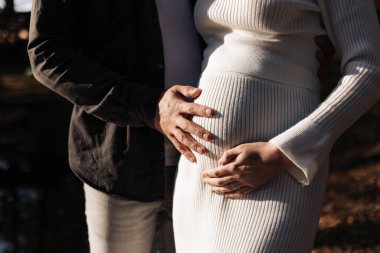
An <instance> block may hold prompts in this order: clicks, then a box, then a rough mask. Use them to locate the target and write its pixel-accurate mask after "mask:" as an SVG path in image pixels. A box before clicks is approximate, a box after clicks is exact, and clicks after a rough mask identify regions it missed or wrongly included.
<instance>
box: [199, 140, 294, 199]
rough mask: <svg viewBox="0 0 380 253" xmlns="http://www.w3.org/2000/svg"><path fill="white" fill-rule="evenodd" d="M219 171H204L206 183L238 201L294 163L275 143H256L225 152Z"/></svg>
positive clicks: (213, 189)
mask: <svg viewBox="0 0 380 253" xmlns="http://www.w3.org/2000/svg"><path fill="white" fill-rule="evenodd" d="M218 164H219V165H220V166H219V167H218V168H216V169H212V170H208V171H205V172H203V174H202V177H203V179H202V180H203V182H205V183H207V184H209V185H210V186H212V191H213V192H215V193H218V194H223V195H224V196H225V197H227V198H239V197H242V196H244V195H246V194H249V193H251V192H253V191H254V190H256V189H257V188H259V187H261V186H263V185H265V184H266V183H268V182H269V181H271V180H272V179H273V178H274V177H275V176H277V175H278V174H279V173H280V172H281V171H283V170H285V169H287V168H289V167H290V166H292V165H293V163H292V162H291V161H290V160H289V159H288V158H287V157H286V156H285V155H284V154H283V153H282V152H281V151H280V150H279V149H278V148H277V147H276V146H274V145H273V144H272V143H270V142H255V143H247V144H242V145H240V146H237V147H235V148H233V149H230V150H228V151H226V152H225V153H224V154H223V156H222V158H221V159H220V160H219V162H218Z"/></svg>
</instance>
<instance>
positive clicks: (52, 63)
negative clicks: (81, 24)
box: [28, 0, 213, 161]
mask: <svg viewBox="0 0 380 253" xmlns="http://www.w3.org/2000/svg"><path fill="white" fill-rule="evenodd" d="M75 25H76V24H75V18H74V17H73V16H72V15H71V14H70V13H69V12H68V11H66V6H65V4H64V3H63V1H62V0H35V1H34V2H33V9H32V15H31V23H30V41H29V45H28V52H29V57H30V61H31V66H32V69H33V73H34V75H35V77H36V79H37V80H39V81H40V82H41V83H42V84H44V85H45V86H47V87H48V88H50V89H52V90H53V91H55V92H56V93H58V94H60V95H61V96H63V97H65V98H67V99H68V100H69V101H71V102H72V103H74V104H75V105H77V106H79V107H80V108H82V109H83V110H84V111H86V112H87V113H89V114H92V115H94V116H96V117H97V118H99V119H101V120H103V121H108V122H112V123H114V124H117V125H119V126H126V125H130V126H143V125H147V126H150V127H152V128H156V129H158V130H159V131H160V132H162V133H163V134H165V135H166V136H167V137H168V138H169V139H171V140H172V141H174V140H175V141H174V145H175V147H176V148H177V149H178V150H179V151H180V152H181V153H182V154H184V155H185V156H186V157H187V158H188V159H189V160H191V161H195V156H194V155H193V153H192V152H191V150H193V151H196V152H199V153H204V152H206V149H205V148H204V147H203V146H202V145H201V144H199V143H198V142H197V141H195V140H194V139H193V138H192V137H191V135H190V134H194V135H196V136H198V137H200V138H203V139H205V140H209V139H210V138H211V136H212V135H211V133H209V132H208V131H206V130H205V129H203V128H201V127H200V126H197V125H195V124H194V123H192V122H191V121H190V120H189V118H191V116H194V115H197V116H204V117H211V116H212V113H213V112H212V110H211V109H210V108H208V107H205V106H201V105H198V104H195V103H189V102H186V101H185V97H188V98H190V99H192V98H196V97H197V96H199V95H200V93H201V90H199V89H196V88H192V87H188V86H179V85H177V86H175V87H172V88H171V89H169V90H167V91H166V92H165V93H164V92H163V90H160V89H154V88H151V87H147V86H144V85H142V84H140V83H137V82H135V81H133V80H131V79H130V78H128V77H125V76H121V75H119V74H117V73H116V72H114V71H112V70H110V69H108V68H106V67H104V66H102V65H101V64H100V63H98V62H97V61H96V60H94V59H91V58H88V57H86V56H84V55H83V54H82V53H81V52H80V51H79V50H78V47H77V43H76V39H77V38H76V32H75ZM131 39H134V38H131Z"/></svg>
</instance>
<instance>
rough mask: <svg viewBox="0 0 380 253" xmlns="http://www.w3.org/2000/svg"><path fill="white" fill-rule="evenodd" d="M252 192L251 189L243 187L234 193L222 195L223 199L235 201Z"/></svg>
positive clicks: (252, 189)
mask: <svg viewBox="0 0 380 253" xmlns="http://www.w3.org/2000/svg"><path fill="white" fill-rule="evenodd" d="M254 190H255V189H254V188H252V187H248V186H244V187H241V188H240V189H238V190H236V191H234V192H230V193H226V194H224V197H226V198H229V199H237V198H241V197H243V196H245V195H247V194H249V193H251V192H253V191H254Z"/></svg>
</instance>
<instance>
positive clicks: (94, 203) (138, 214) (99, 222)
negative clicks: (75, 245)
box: [84, 184, 162, 253]
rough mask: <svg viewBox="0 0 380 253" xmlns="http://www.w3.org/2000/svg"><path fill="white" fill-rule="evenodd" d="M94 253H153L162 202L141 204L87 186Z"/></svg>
mask: <svg viewBox="0 0 380 253" xmlns="http://www.w3.org/2000/svg"><path fill="white" fill-rule="evenodd" d="M84 192H85V199H86V206H85V208H86V220H87V226H88V237H89V243H90V251H91V253H150V252H151V248H152V242H153V238H154V235H155V230H156V226H157V214H158V212H159V211H160V208H161V206H162V201H155V202H149V203H144V202H138V201H133V200H126V199H121V198H117V197H114V196H110V195H108V194H105V193H103V192H100V191H98V190H96V189H94V188H92V187H90V186H88V185H87V184H85V185H84Z"/></svg>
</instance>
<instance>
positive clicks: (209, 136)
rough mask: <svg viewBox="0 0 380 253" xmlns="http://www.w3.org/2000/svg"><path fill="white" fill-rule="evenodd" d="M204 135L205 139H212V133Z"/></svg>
mask: <svg viewBox="0 0 380 253" xmlns="http://www.w3.org/2000/svg"><path fill="white" fill-rule="evenodd" d="M202 137H203V139H205V140H206V141H208V140H210V139H211V135H210V134H203V135H202Z"/></svg>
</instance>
